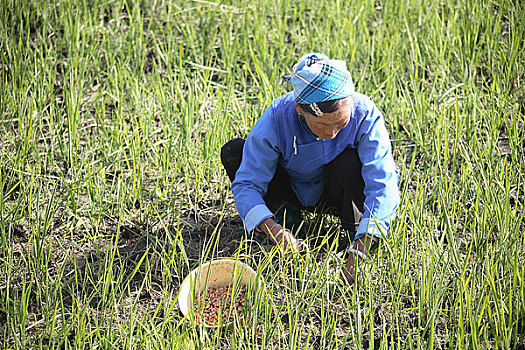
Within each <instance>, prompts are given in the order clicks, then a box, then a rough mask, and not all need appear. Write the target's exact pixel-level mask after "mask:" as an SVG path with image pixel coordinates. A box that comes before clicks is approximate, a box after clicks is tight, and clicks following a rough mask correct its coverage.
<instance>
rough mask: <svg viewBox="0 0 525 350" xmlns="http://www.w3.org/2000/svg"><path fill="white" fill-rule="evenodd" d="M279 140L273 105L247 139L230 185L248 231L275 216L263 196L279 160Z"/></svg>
mask: <svg viewBox="0 0 525 350" xmlns="http://www.w3.org/2000/svg"><path fill="white" fill-rule="evenodd" d="M277 138H278V135H277V132H276V130H275V124H274V121H273V107H272V106H270V107H269V108H268V109H267V110H266V111H265V112H264V113H263V114H262V116H261V117H260V118H259V120H258V121H257V123H256V124H255V126H254V127H253V128H252V130H251V131H250V134H249V135H248V137H247V139H246V142H245V144H244V149H243V154H242V161H241V165H240V167H239V170H237V173H236V174H235V180H234V181H233V183H232V186H231V189H232V192H233V197H234V199H235V205H236V206H237V210H238V211H239V214H240V216H241V219H242V220H243V221H244V225H245V227H246V229H247V230H248V231H252V230H253V229H255V228H256V227H257V226H258V225H259V224H260V223H261V222H262V221H263V220H264V219H266V218H269V217H272V216H273V214H272V212H271V211H270V210H269V209H268V207H267V206H266V204H265V202H264V200H263V197H264V195H265V194H266V191H267V189H268V184H269V183H270V181H271V180H272V178H273V176H274V174H275V170H276V168H277V163H278V161H279V155H280V152H279V149H278V146H277V141H278V139H277Z"/></svg>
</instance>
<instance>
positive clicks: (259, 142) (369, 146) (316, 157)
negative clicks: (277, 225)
mask: <svg viewBox="0 0 525 350" xmlns="http://www.w3.org/2000/svg"><path fill="white" fill-rule="evenodd" d="M352 96H353V107H352V108H351V117H350V121H349V123H348V125H347V126H346V127H345V128H344V129H342V130H341V131H340V132H339V133H338V134H337V136H336V137H335V138H334V139H332V140H328V141H324V140H322V139H320V138H319V137H317V136H316V135H315V134H314V133H313V132H312V131H311V130H310V128H309V127H308V125H307V124H306V122H305V121H304V119H303V118H302V117H300V116H299V115H298V114H297V111H296V109H295V99H294V93H293V92H290V93H288V94H286V95H283V96H281V97H280V98H278V99H277V100H275V101H274V102H273V103H272V105H271V106H270V107H269V108H268V109H267V110H266V111H265V112H264V113H263V114H262V116H261V117H260V118H259V120H258V121H257V123H256V124H255V126H254V127H253V128H252V130H251V132H250V134H249V135H248V137H247V139H246V143H245V144H244V150H243V158H242V162H241V165H240V167H239V170H238V171H237V173H236V175H235V180H234V181H233V183H232V187H231V188H232V192H233V196H234V198H235V204H236V206H237V210H238V211H239V214H240V216H241V218H242V219H243V221H244V224H245V226H246V229H247V230H249V231H251V230H253V229H254V228H255V227H256V226H258V225H259V224H260V223H261V222H262V221H263V220H264V219H266V218H268V217H271V216H272V214H271V212H270V210H269V209H268V208H267V207H266V204H265V203H264V200H263V196H264V195H265V194H266V190H267V189H268V184H269V183H270V181H271V179H272V178H273V176H274V174H275V170H276V168H277V164H281V165H282V166H283V167H284V169H285V170H286V171H287V172H288V174H289V175H290V180H291V184H292V188H293V190H294V192H295V194H296V195H297V198H298V199H299V201H300V202H301V203H302V204H303V205H304V206H314V205H315V204H316V203H317V202H318V201H319V199H320V197H321V195H322V193H323V189H324V166H325V165H326V164H328V163H329V162H331V161H332V160H333V159H334V158H335V157H337V156H338V155H339V154H341V153H342V152H343V151H344V150H345V149H346V148H347V147H350V148H353V149H357V153H358V155H359V158H360V160H361V162H362V163H363V168H362V175H363V179H364V181H365V190H364V194H365V196H366V199H365V213H364V216H363V219H362V221H361V223H360V225H359V227H358V230H357V233H356V236H355V239H358V238H360V237H362V236H363V235H365V234H366V233H370V234H373V235H375V236H377V237H381V232H380V230H382V231H383V232H386V231H387V229H388V227H389V225H390V221H391V219H392V217H393V216H394V214H395V212H396V209H397V207H398V205H399V190H398V177H399V175H398V171H397V167H396V165H395V163H394V160H393V158H392V153H391V145H390V138H389V136H388V132H387V130H386V128H385V123H384V119H383V116H382V114H381V112H380V111H379V110H378V109H377V107H376V106H375V104H374V103H373V102H372V100H371V99H370V98H369V97H367V96H365V95H362V94H359V93H354V94H352Z"/></svg>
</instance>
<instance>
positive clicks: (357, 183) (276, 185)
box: [221, 138, 365, 238]
mask: <svg viewBox="0 0 525 350" xmlns="http://www.w3.org/2000/svg"><path fill="white" fill-rule="evenodd" d="M244 142H245V141H244V140H243V139H240V138H236V139H233V140H231V141H229V142H228V143H226V144H225V145H224V146H223V147H222V149H221V161H222V165H223V166H224V169H225V170H226V173H227V174H228V177H229V178H230V180H231V181H233V180H234V179H235V173H236V172H237V170H238V169H239V166H240V165H241V161H242V150H243V147H244ZM362 166H363V165H362V163H361V161H360V160H359V157H358V155H357V151H356V150H355V149H350V148H347V149H346V150H345V151H343V153H341V154H340V155H338V156H337V157H336V158H335V159H334V160H332V161H331V162H330V163H328V164H327V165H326V167H325V173H324V176H325V187H324V191H323V195H322V196H321V199H320V200H319V202H318V203H317V204H316V205H315V207H313V208H311V207H304V206H303V205H302V204H301V203H300V202H299V200H298V199H297V196H296V195H295V193H294V192H293V190H292V186H291V183H290V176H289V175H288V173H287V172H286V170H285V169H284V168H283V167H282V166H281V165H277V169H276V171H275V175H274V177H273V179H272V180H271V181H270V183H269V185H268V190H267V191H266V195H265V196H264V197H263V199H264V201H265V203H266V206H267V207H268V209H270V210H271V211H272V212H273V213H274V214H277V211H279V210H280V209H282V208H287V209H288V211H289V212H290V211H291V210H293V209H292V208H293V207H295V208H297V209H299V210H301V209H305V210H309V211H317V212H321V213H329V214H335V215H338V216H339V218H340V219H341V226H342V227H343V228H344V229H346V230H348V232H349V233H350V235H351V236H352V238H353V235H354V234H355V232H356V231H357V226H359V222H360V221H361V218H362V217H363V212H364V202H365V195H364V193H363V192H364V189H365V182H364V180H363V176H362V175H361V168H362ZM290 204H291V205H290ZM277 216H278V215H276V217H277ZM277 221H279V220H277ZM280 223H281V224H282V222H280ZM287 226H288V225H287Z"/></svg>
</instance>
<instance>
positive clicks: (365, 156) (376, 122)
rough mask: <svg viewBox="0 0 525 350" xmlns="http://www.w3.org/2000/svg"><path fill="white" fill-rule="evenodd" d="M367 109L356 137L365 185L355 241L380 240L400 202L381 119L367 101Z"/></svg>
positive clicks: (396, 174) (393, 166)
mask: <svg viewBox="0 0 525 350" xmlns="http://www.w3.org/2000/svg"><path fill="white" fill-rule="evenodd" d="M367 102H368V101H367ZM367 108H368V112H367V115H366V117H365V118H364V119H363V121H362V123H361V125H360V127H359V130H358V134H357V140H358V143H357V153H358V155H359V158H360V160H361V163H362V164H363V167H362V176H363V179H364V182H365V190H364V194H365V205H364V207H365V208H364V209H365V212H364V215H363V219H362V220H361V223H360V224H359V227H358V229H357V233H356V235H355V239H358V238H361V237H363V236H364V235H365V234H372V235H374V236H376V237H381V236H382V234H384V233H386V231H387V230H388V228H389V227H390V222H391V220H392V218H393V217H394V215H395V212H396V210H397V208H398V206H399V200H400V198H399V188H398V179H399V172H398V170H397V167H396V165H395V163H394V159H393V157H392V147H391V144H390V138H389V136H388V132H387V130H386V127H385V122H384V119H383V116H382V115H381V112H380V111H379V110H378V109H377V107H376V106H375V104H374V103H373V102H371V101H369V103H367Z"/></svg>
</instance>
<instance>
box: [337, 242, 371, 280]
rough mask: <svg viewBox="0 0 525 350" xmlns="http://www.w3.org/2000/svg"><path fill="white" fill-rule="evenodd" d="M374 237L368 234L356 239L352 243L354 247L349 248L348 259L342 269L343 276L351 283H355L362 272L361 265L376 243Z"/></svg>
mask: <svg viewBox="0 0 525 350" xmlns="http://www.w3.org/2000/svg"><path fill="white" fill-rule="evenodd" d="M374 239H375V238H374V237H373V236H370V235H366V236H364V237H361V238H360V239H358V240H356V241H355V242H354V244H353V245H352V248H351V249H349V255H348V258H347V259H346V262H345V265H344V266H343V269H342V271H341V272H342V274H343V278H344V279H345V280H346V282H347V283H348V284H349V285H352V284H354V282H355V280H356V279H357V276H359V274H360V272H361V266H363V264H364V262H365V257H366V254H367V253H368V251H369V250H370V247H372V244H373V243H374Z"/></svg>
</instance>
